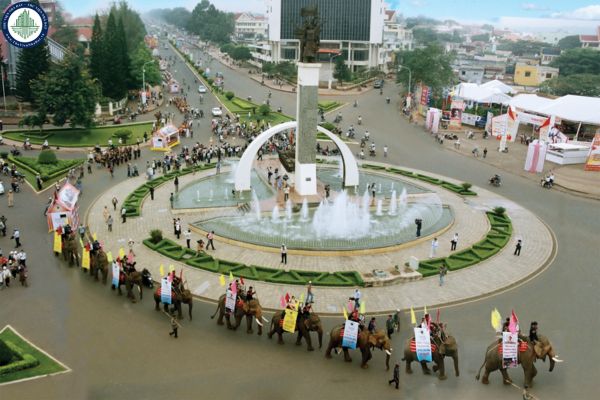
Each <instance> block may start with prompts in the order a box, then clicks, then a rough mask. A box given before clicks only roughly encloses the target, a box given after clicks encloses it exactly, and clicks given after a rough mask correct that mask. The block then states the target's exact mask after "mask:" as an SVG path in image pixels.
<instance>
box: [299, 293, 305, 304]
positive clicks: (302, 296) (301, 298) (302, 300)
mask: <svg viewBox="0 0 600 400" xmlns="http://www.w3.org/2000/svg"><path fill="white" fill-rule="evenodd" d="M299 303H300V304H302V303H304V293H301V294H300V301H299Z"/></svg>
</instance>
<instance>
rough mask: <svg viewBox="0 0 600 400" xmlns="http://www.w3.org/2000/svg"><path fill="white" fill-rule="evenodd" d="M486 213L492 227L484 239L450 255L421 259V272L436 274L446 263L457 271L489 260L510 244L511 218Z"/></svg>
mask: <svg viewBox="0 0 600 400" xmlns="http://www.w3.org/2000/svg"><path fill="white" fill-rule="evenodd" d="M486 215H487V217H488V220H489V221H490V225H491V229H490V230H489V232H488V234H487V235H486V237H485V238H484V239H483V240H481V241H479V242H477V243H475V244H473V246H471V247H470V248H468V249H465V250H462V251H459V252H456V253H453V254H451V255H449V256H448V257H442V258H435V259H432V260H425V261H421V262H419V272H420V273H421V274H422V275H423V276H424V277H427V276H432V275H436V274H437V273H438V269H439V267H440V265H442V264H446V266H447V267H448V269H449V270H450V271H456V270H459V269H461V268H465V267H469V266H471V265H474V264H477V263H480V262H482V261H484V260H487V259H488V258H490V257H492V256H493V255H495V254H497V253H498V252H499V251H500V250H502V249H503V248H504V246H506V245H507V244H508V241H509V240H510V237H511V235H512V224H511V222H510V218H508V216H506V215H498V214H495V213H493V212H488V213H486Z"/></svg>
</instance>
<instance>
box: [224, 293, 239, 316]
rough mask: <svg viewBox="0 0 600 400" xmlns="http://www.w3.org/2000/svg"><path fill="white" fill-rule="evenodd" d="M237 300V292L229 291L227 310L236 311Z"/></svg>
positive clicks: (226, 302) (226, 298) (226, 299)
mask: <svg viewBox="0 0 600 400" xmlns="http://www.w3.org/2000/svg"><path fill="white" fill-rule="evenodd" d="M236 298H237V290H236V291H234V290H231V289H227V297H225V310H226V311H227V312H233V311H234V310H235V300H236Z"/></svg>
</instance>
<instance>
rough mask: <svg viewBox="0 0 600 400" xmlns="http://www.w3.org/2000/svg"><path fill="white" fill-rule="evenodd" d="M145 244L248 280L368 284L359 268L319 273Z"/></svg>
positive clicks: (165, 244)
mask: <svg viewBox="0 0 600 400" xmlns="http://www.w3.org/2000/svg"><path fill="white" fill-rule="evenodd" d="M143 243H144V245H146V246H147V247H149V248H150V249H152V250H154V251H157V252H159V253H160V254H162V255H164V256H166V257H169V258H171V259H173V260H176V261H181V262H183V263H185V264H186V265H189V266H190V267H194V268H200V269H203V270H205V271H209V272H214V273H218V274H223V275H229V273H230V272H231V274H233V275H234V276H237V277H243V278H244V279H251V280H255V281H264V282H271V283H279V284H286V285H306V284H308V282H309V281H311V282H312V284H313V285H315V286H341V287H344V286H364V281H363V279H362V277H361V276H360V274H359V273H358V272H356V271H340V272H315V271H299V270H289V271H285V270H280V269H275V268H268V267H261V266H256V265H245V264H240V263H236V262H234V261H227V260H220V259H216V258H212V257H211V256H209V255H207V254H205V253H202V254H200V255H196V252H195V251H193V250H191V249H188V248H187V247H183V246H180V245H178V244H177V243H175V242H173V241H171V240H169V239H163V240H161V241H160V242H159V243H157V244H154V243H152V242H151V241H150V239H145V240H144V241H143Z"/></svg>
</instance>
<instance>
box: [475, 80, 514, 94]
mask: <svg viewBox="0 0 600 400" xmlns="http://www.w3.org/2000/svg"><path fill="white" fill-rule="evenodd" d="M481 87H483V88H487V89H498V90H499V91H500V92H502V93H504V94H515V93H517V91H516V90H515V89H514V88H513V87H511V86H508V85H507V84H506V83H504V82H501V81H499V80H498V79H494V80H493V81H489V82H486V83H484V84H482V85H481Z"/></svg>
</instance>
